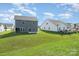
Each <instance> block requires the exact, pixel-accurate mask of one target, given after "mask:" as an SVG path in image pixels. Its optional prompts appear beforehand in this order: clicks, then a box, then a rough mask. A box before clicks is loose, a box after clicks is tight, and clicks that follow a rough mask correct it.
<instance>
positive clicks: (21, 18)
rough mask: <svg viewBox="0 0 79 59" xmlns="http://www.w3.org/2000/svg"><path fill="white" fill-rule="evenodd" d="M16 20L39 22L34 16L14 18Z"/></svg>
mask: <svg viewBox="0 0 79 59" xmlns="http://www.w3.org/2000/svg"><path fill="white" fill-rule="evenodd" d="M14 19H15V20H27V21H37V18H36V17H33V16H14Z"/></svg>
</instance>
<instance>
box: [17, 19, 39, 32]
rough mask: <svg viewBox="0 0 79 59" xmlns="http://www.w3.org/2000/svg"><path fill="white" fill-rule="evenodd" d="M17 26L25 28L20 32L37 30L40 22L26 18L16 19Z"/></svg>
mask: <svg viewBox="0 0 79 59" xmlns="http://www.w3.org/2000/svg"><path fill="white" fill-rule="evenodd" d="M15 28H23V31H20V32H27V33H28V32H37V30H38V29H37V28H38V22H37V21H26V20H15ZM29 29H31V31H29Z"/></svg>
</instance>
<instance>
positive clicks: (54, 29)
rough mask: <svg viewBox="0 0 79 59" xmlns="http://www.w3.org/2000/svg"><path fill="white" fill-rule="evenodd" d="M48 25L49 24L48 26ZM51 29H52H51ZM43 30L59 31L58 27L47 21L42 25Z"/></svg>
mask: <svg viewBox="0 0 79 59" xmlns="http://www.w3.org/2000/svg"><path fill="white" fill-rule="evenodd" d="M47 23H48V24H47ZM49 27H50V29H49ZM41 29H42V30H47V31H57V27H56V25H54V24H52V23H51V22H49V21H45V22H44V23H43V24H42V25H41Z"/></svg>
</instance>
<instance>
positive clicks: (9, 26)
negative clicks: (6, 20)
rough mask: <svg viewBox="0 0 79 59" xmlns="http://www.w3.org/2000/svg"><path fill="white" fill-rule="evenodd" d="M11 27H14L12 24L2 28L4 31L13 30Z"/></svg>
mask: <svg viewBox="0 0 79 59" xmlns="http://www.w3.org/2000/svg"><path fill="white" fill-rule="evenodd" d="M13 26H14V25H13V24H4V28H5V30H6V31H8V30H13V28H14V27H13Z"/></svg>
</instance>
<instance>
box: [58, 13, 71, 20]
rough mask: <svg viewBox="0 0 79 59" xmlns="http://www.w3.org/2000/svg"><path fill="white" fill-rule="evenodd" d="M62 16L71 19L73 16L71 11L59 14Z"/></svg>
mask: <svg viewBox="0 0 79 59" xmlns="http://www.w3.org/2000/svg"><path fill="white" fill-rule="evenodd" d="M58 16H59V17H60V18H62V19H69V18H70V17H72V14H71V13H62V14H59V15H58Z"/></svg>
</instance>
